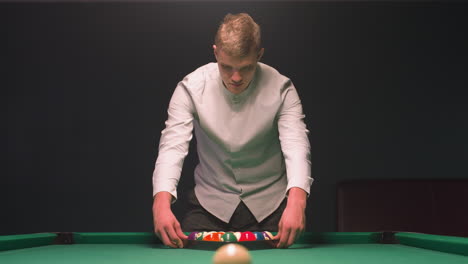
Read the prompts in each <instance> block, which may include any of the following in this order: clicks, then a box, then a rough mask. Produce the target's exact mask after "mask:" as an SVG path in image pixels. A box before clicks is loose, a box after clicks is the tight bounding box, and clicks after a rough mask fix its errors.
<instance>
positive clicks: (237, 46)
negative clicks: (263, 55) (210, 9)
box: [215, 13, 261, 57]
mask: <svg viewBox="0 0 468 264" xmlns="http://www.w3.org/2000/svg"><path fill="white" fill-rule="evenodd" d="M215 45H216V47H218V48H220V49H222V50H223V51H224V52H226V53H227V54H229V55H231V56H239V57H244V56H247V55H248V54H250V52H251V51H256V52H258V51H260V49H261V37H260V26H259V25H258V24H257V23H255V21H254V20H253V19H252V17H250V16H249V15H248V14H246V13H240V14H234V15H233V14H227V15H226V16H225V17H224V19H223V21H222V22H221V24H220V25H219V28H218V31H217V33H216V37H215Z"/></svg>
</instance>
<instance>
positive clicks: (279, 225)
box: [273, 220, 283, 240]
mask: <svg viewBox="0 0 468 264" xmlns="http://www.w3.org/2000/svg"><path fill="white" fill-rule="evenodd" d="M282 228H283V223H282V221H281V220H280V222H279V224H278V233H276V236H273V240H279V239H280V238H281V229H282Z"/></svg>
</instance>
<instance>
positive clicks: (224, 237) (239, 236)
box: [188, 231, 273, 243]
mask: <svg viewBox="0 0 468 264" xmlns="http://www.w3.org/2000/svg"><path fill="white" fill-rule="evenodd" d="M188 240H193V241H211V242H231V243H232V242H246V241H265V240H273V234H272V233H270V232H268V231H261V232H250V231H244V232H223V231H201V232H191V233H190V234H189V236H188Z"/></svg>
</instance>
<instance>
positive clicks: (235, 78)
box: [231, 71, 242, 83]
mask: <svg viewBox="0 0 468 264" xmlns="http://www.w3.org/2000/svg"><path fill="white" fill-rule="evenodd" d="M231 80H232V81H233V82H236V83H238V82H241V81H242V76H241V75H240V74H239V72H238V71H234V72H233V73H232V76H231Z"/></svg>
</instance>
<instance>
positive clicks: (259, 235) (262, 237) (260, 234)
mask: <svg viewBox="0 0 468 264" xmlns="http://www.w3.org/2000/svg"><path fill="white" fill-rule="evenodd" d="M253 233H254V235H255V238H256V240H257V241H258V240H265V235H264V234H263V232H253Z"/></svg>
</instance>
